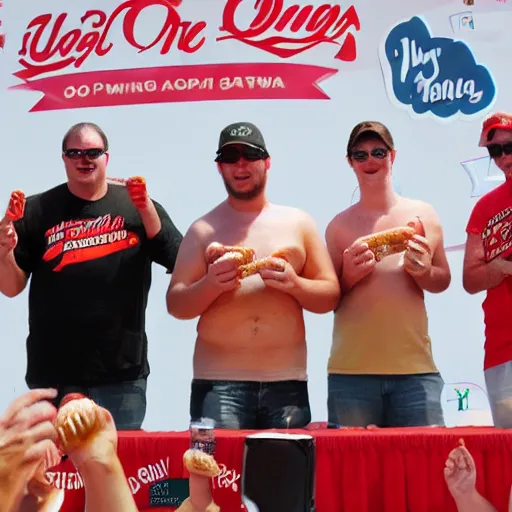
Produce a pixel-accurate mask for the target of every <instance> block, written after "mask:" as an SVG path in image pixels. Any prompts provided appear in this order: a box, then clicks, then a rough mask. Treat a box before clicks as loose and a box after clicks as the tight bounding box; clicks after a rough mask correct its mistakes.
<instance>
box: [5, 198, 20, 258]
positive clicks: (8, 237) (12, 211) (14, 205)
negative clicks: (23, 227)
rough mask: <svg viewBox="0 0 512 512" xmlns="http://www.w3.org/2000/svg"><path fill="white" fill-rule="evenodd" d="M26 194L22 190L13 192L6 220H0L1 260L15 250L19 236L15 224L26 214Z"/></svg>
mask: <svg viewBox="0 0 512 512" xmlns="http://www.w3.org/2000/svg"><path fill="white" fill-rule="evenodd" d="M25 202H26V199H25V194H24V193H23V192H21V191H20V190H15V191H14V192H12V194H11V197H10V199H9V205H8V206H7V210H6V212H5V215H4V218H3V219H2V220H0V259H2V258H4V257H5V256H7V254H9V253H10V252H11V251H13V250H14V248H15V247H16V245H17V243H18V236H17V234H16V230H15V229H14V225H13V222H14V221H17V220H20V219H21V218H23V215H24V214H25Z"/></svg>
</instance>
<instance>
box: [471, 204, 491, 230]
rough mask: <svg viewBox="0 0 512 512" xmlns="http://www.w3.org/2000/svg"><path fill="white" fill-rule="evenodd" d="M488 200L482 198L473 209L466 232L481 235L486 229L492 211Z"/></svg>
mask: <svg viewBox="0 0 512 512" xmlns="http://www.w3.org/2000/svg"><path fill="white" fill-rule="evenodd" d="M487 205H488V202H487V201H485V199H484V198H481V199H480V200H479V201H478V202H477V203H476V204H475V206H474V207H473V211H472V212H471V215H470V216H469V220H468V223H467V226H466V233H468V234H475V235H481V234H482V233H483V231H484V229H485V228H486V227H487V223H488V222H489V217H491V212H489V208H488V207H487Z"/></svg>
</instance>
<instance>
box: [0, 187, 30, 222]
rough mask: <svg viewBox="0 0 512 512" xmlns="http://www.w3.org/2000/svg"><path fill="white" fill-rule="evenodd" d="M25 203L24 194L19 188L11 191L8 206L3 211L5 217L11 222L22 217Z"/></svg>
mask: <svg viewBox="0 0 512 512" xmlns="http://www.w3.org/2000/svg"><path fill="white" fill-rule="evenodd" d="M25 203H26V198H25V194H24V193H23V192H22V191H21V190H15V191H14V192H12V193H11V197H10V199H9V206H8V207H7V211H6V212H5V215H6V216H7V218H8V219H9V220H11V221H13V222H14V221H17V220H20V219H22V218H23V215H25Z"/></svg>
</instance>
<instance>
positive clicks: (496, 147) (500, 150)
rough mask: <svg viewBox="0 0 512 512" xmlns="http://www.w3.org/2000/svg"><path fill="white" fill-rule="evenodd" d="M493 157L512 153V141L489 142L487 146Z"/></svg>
mask: <svg viewBox="0 0 512 512" xmlns="http://www.w3.org/2000/svg"><path fill="white" fill-rule="evenodd" d="M487 151H489V156H490V157H491V158H500V157H502V156H503V155H512V142H506V143H505V144H489V145H488V146H487Z"/></svg>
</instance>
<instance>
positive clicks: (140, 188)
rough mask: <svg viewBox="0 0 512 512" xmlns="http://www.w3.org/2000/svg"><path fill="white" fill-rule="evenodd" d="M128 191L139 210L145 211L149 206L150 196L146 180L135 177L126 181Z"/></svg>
mask: <svg viewBox="0 0 512 512" xmlns="http://www.w3.org/2000/svg"><path fill="white" fill-rule="evenodd" d="M126 189H127V191H128V195H129V196H130V199H131V200H132V202H133V204H134V205H135V208H137V210H144V209H146V208H147V206H148V201H149V196H148V191H147V186H146V180H145V179H144V178H143V177H142V176H135V177H133V178H128V180H126Z"/></svg>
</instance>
